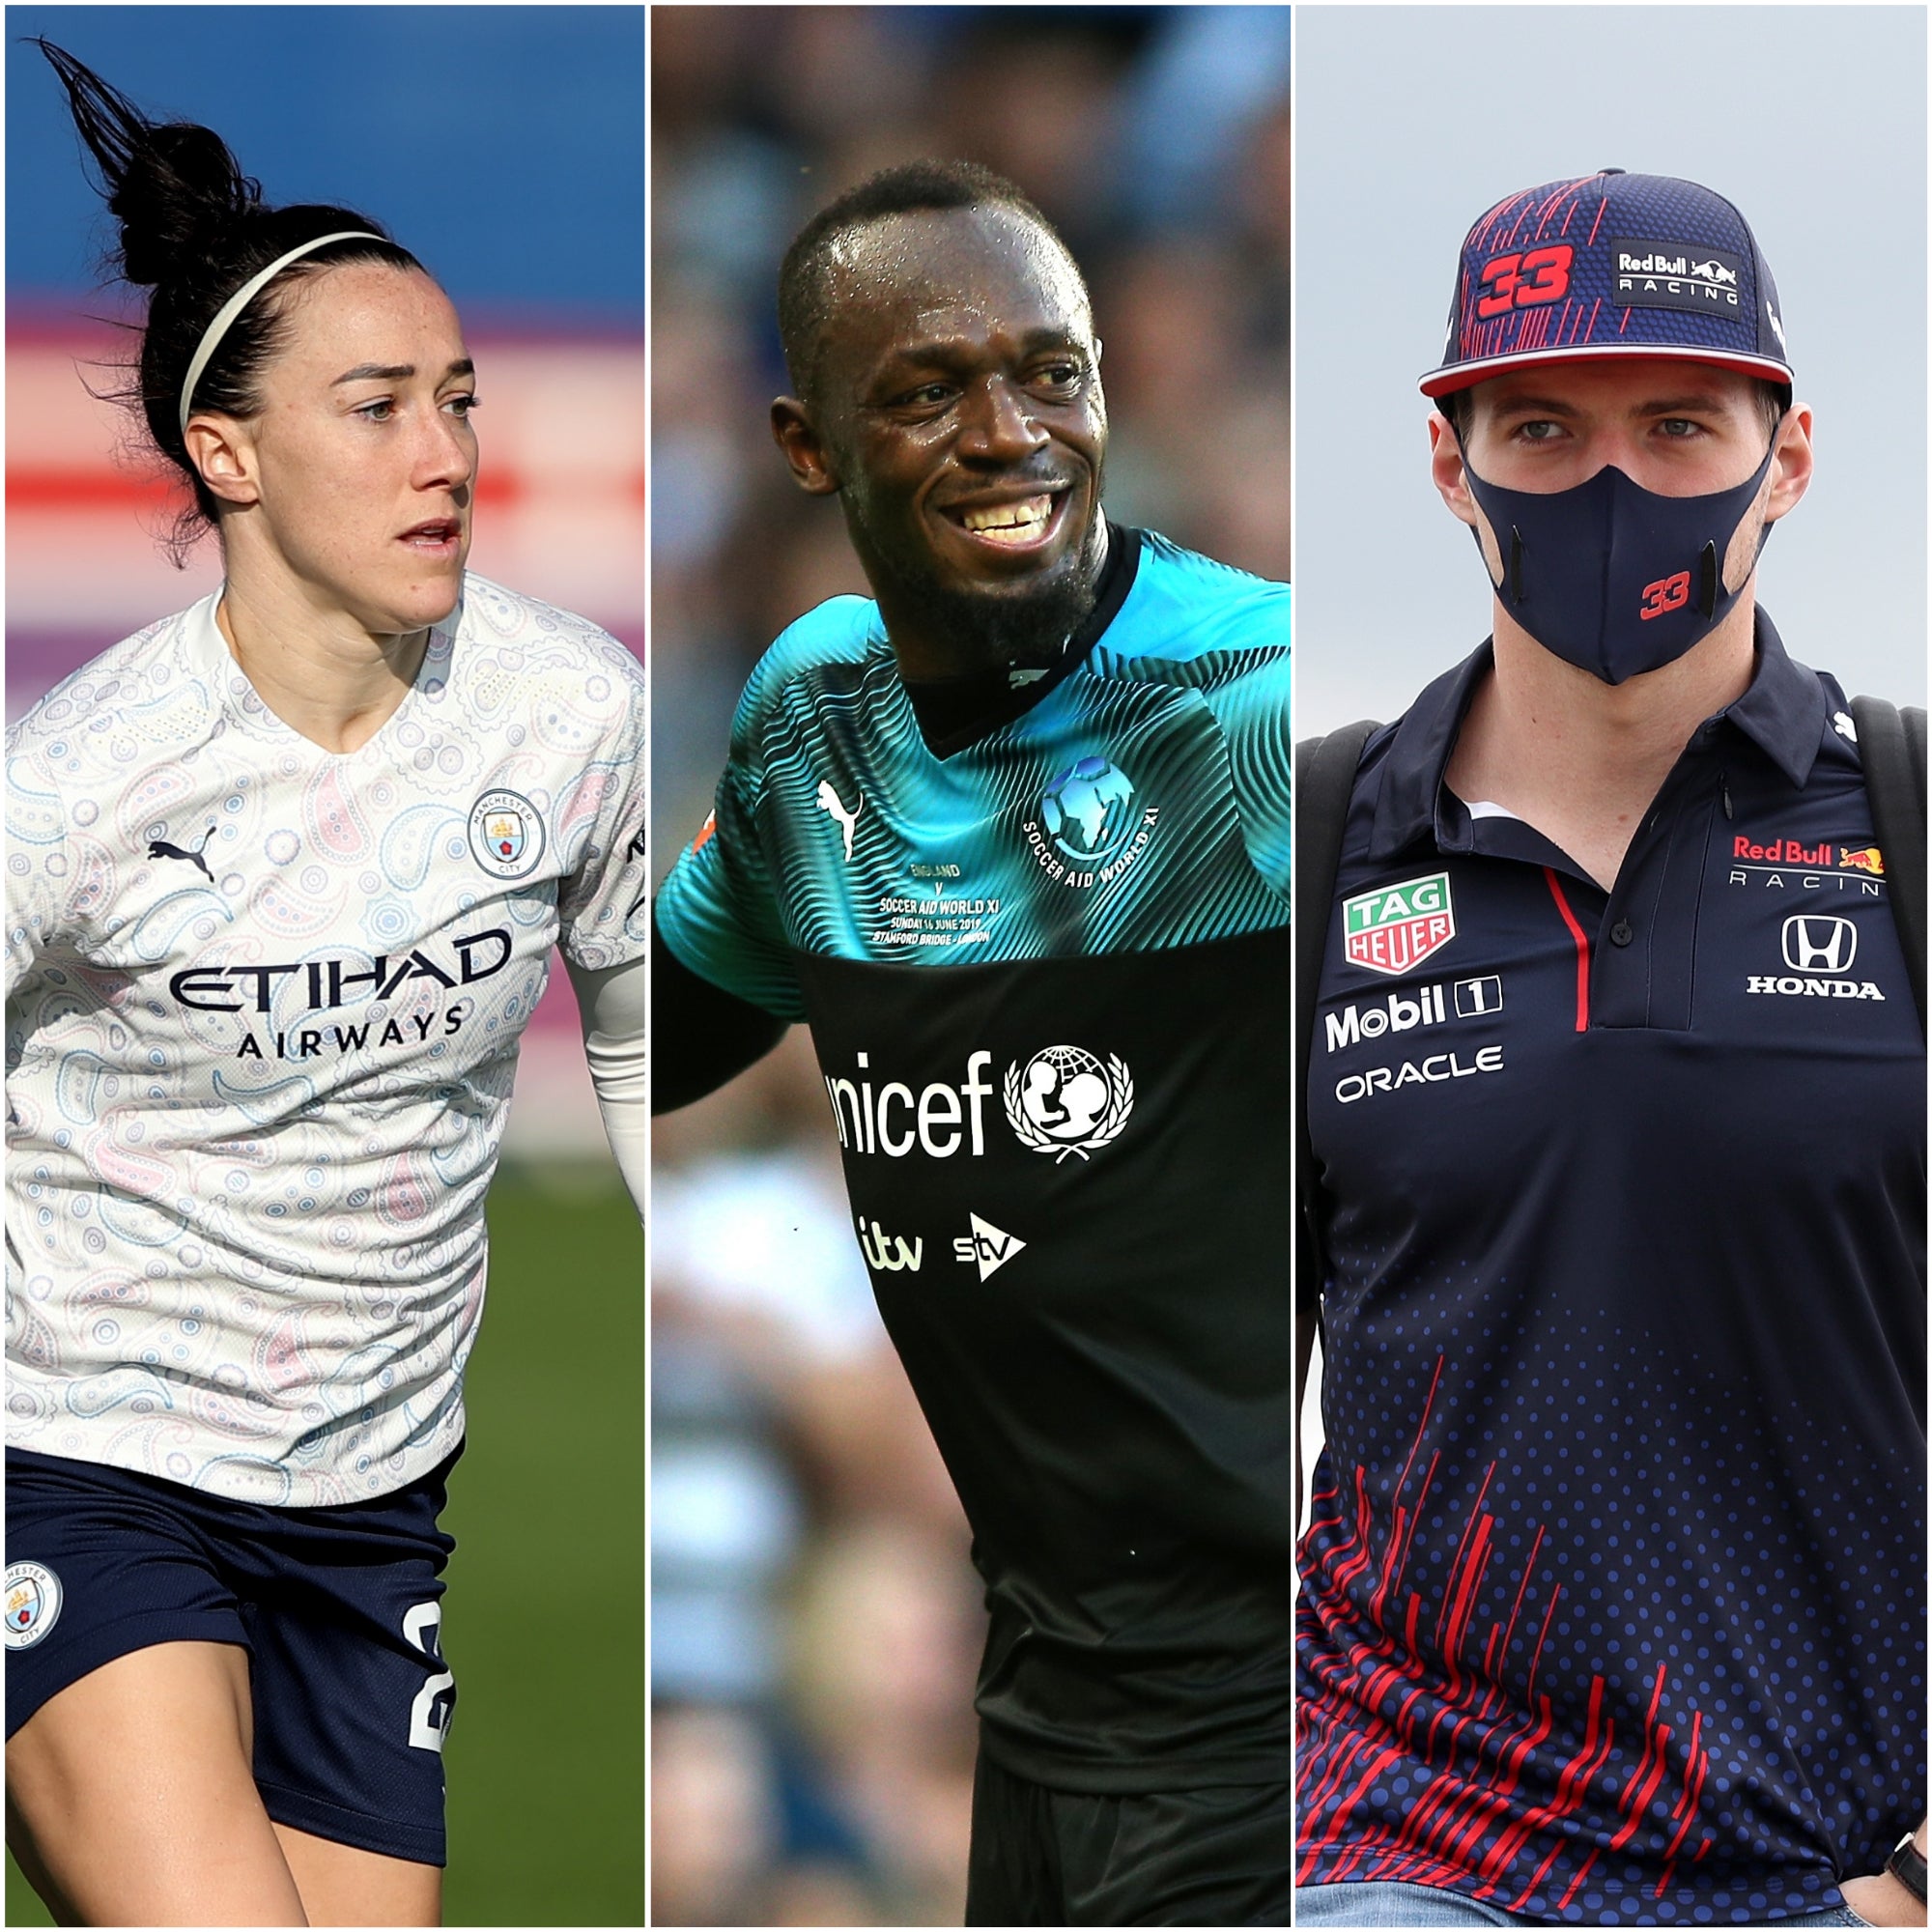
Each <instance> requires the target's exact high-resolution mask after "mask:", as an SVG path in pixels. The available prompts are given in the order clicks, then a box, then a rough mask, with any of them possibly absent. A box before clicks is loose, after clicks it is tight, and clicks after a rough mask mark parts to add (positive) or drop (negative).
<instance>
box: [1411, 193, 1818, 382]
mask: <svg viewBox="0 0 1932 1932" xmlns="http://www.w3.org/2000/svg"><path fill="white" fill-rule="evenodd" d="M1625 355H1651V356H1669V357H1672V358H1674V359H1676V360H1679V361H1690V362H1715V363H1717V364H1719V366H1720V367H1722V368H1726V369H1736V370H1738V371H1739V372H1740V373H1741V374H1743V375H1747V376H1756V377H1759V378H1761V379H1763V380H1764V381H1766V382H1771V383H1782V384H1790V382H1791V380H1792V375H1791V363H1790V360H1789V358H1788V356H1787V354H1786V351H1785V347H1784V323H1783V319H1782V318H1781V317H1780V316H1779V314H1778V312H1777V287H1776V283H1775V282H1773V280H1772V279H1771V270H1770V269H1769V268H1768V267H1767V266H1766V263H1765V259H1764V257H1763V256H1762V255H1761V254H1759V252H1758V246H1757V242H1756V241H1755V240H1754V239H1753V238H1752V236H1751V232H1750V227H1749V224H1748V223H1747V221H1746V220H1745V218H1744V216H1743V215H1742V214H1740V213H1738V211H1737V210H1736V209H1735V208H1733V207H1732V206H1731V204H1730V203H1729V202H1728V201H1726V200H1725V199H1724V197H1723V196H1722V195H1720V194H1713V193H1712V192H1711V190H1710V189H1709V188H1707V187H1699V186H1698V185H1697V184H1696V183H1695V182H1688V181H1675V180H1673V179H1672V178H1671V177H1670V176H1668V175H1629V174H1625V173H1624V171H1623V170H1622V169H1621V168H1605V169H1603V170H1602V171H1601V172H1600V173H1597V174H1593V175H1582V176H1578V177H1577V178H1576V179H1574V180H1571V181H1559V182H1547V183H1545V184H1544V185H1543V186H1541V187H1532V188H1525V189H1524V190H1523V191H1522V192H1521V193H1520V194H1513V195H1511V196H1510V197H1509V198H1508V199H1507V200H1506V201H1499V202H1497V203H1496V205H1495V206H1494V207H1493V208H1492V209H1491V210H1490V212H1489V213H1487V214H1485V215H1484V216H1483V217H1482V218H1481V219H1480V220H1479V221H1478V222H1477V223H1476V225H1475V226H1474V227H1473V228H1471V229H1470V230H1469V233H1468V235H1467V236H1466V237H1465V238H1464V240H1463V259H1462V262H1461V264H1460V265H1459V267H1458V270H1457V275H1456V294H1455V298H1454V299H1453V300H1452V301H1451V302H1450V304H1449V339H1448V341H1447V342H1446V343H1445V344H1444V345H1443V349H1442V360H1441V362H1440V363H1439V364H1438V365H1437V366H1436V367H1435V368H1434V369H1432V370H1431V371H1430V372H1429V373H1428V374H1427V375H1426V376H1424V377H1423V378H1422V379H1421V384H1420V386H1421V389H1422V393H1423V394H1424V395H1425V396H1446V395H1449V394H1451V393H1452V392H1453V391H1455V390H1457V389H1467V388H1471V387H1473V386H1474V385H1475V384H1478V383H1481V382H1486V381H1487V380H1488V379H1489V378H1490V377H1492V376H1497V375H1500V374H1502V372H1503V371H1504V370H1505V369H1524V368H1537V367H1541V366H1545V365H1548V364H1549V363H1552V362H1573V361H1575V362H1581V361H1597V360H1602V359H1605V358H1607V357H1613V356H1614V357H1621V356H1625Z"/></svg>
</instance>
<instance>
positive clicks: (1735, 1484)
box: [1295, 170, 1925, 1925]
mask: <svg viewBox="0 0 1932 1932" xmlns="http://www.w3.org/2000/svg"><path fill="white" fill-rule="evenodd" d="M1791 384H1792V368H1791V364H1790V361H1789V359H1788V355H1787V351H1786V346H1785V341H1784V330H1783V326H1782V318H1781V316H1780V313H1779V309H1778V303H1777V296H1776V289H1775V287H1774V285H1773V282H1772V279H1771V275H1770V271H1769V270H1768V269H1767V267H1766V265H1765V263H1764V260H1763V257H1762V256H1761V255H1760V254H1759V252H1758V249H1757V246H1756V243H1755V241H1754V240H1753V239H1752V236H1751V233H1750V230H1749V228H1748V227H1747V224H1746V222H1745V220H1744V218H1743V216H1742V215H1741V214H1740V213H1738V212H1737V210H1736V209H1734V208H1733V207H1732V206H1731V205H1730V203H1728V202H1727V201H1725V200H1723V199H1722V198H1720V197H1719V196H1718V195H1716V194H1714V193H1712V192H1710V191H1709V190H1707V189H1705V188H1702V187H1699V186H1697V185H1694V184H1691V183H1689V182H1683V181H1674V180H1667V179H1663V178H1660V177H1649V176H1641V175H1629V174H1624V173H1622V172H1620V171H1615V170H1612V171H1608V172H1605V173H1602V174H1597V175H1592V176H1586V177H1583V178H1580V179H1576V180H1570V181H1564V182H1557V183H1551V184H1548V185H1543V186H1540V187H1536V188H1532V189H1529V190H1527V191H1526V192H1523V193H1520V194H1516V195H1512V196H1510V197H1509V198H1508V199H1507V200H1505V201H1502V202H1500V203H1498V204H1497V205H1496V206H1495V207H1494V208H1492V209H1491V210H1490V211H1489V212H1488V213H1486V214H1485V215H1484V216H1483V217H1482V218H1481V219H1480V220H1479V221H1478V222H1477V223H1476V225H1475V227H1474V228H1472V229H1471V230H1470V232H1469V235H1468V237H1467V239H1466V241H1464V243H1463V253H1462V259H1461V264H1460V270H1459V274H1458V278H1457V284H1456V292H1455V297H1454V299H1453V302H1452V307H1451V312H1450V321H1449V335H1448V343H1447V348H1446V351H1445V354H1444V355H1443V358H1442V362H1441V364H1440V366H1439V367H1437V368H1436V369H1435V370H1434V371H1432V372H1431V373H1430V374H1429V375H1428V376H1426V377H1425V378H1424V379H1423V381H1422V384H1421V387H1422V390H1423V393H1424V394H1425V395H1427V396H1429V397H1431V398H1432V399H1433V400H1434V401H1435V403H1436V406H1437V411H1438V413H1436V414H1435V416H1434V417H1433V418H1432V419H1431V422H1430V436H1431V447H1432V458H1431V468H1432V475H1433V480H1434V481H1435V486H1436V488H1437V490H1438V491H1439V492H1440V493H1441V496H1442V498H1443V501H1444V502H1445V503H1446V504H1447V506H1448V507H1449V509H1450V511H1451V513H1452V514H1453V515H1454V516H1456V517H1457V518H1459V519H1460V520H1461V521H1462V522H1463V523H1464V524H1466V525H1467V526H1469V528H1470V530H1471V531H1472V533H1473V535H1474V538H1475V541H1476V544H1477V546H1478V548H1479V550H1480V553H1481V556H1482V560H1483V564H1484V567H1485V568H1486V570H1487V572H1488V574H1489V579H1490V582H1491V584H1492V588H1493V592H1494V610H1493V625H1494V630H1493V637H1492V639H1491V640H1489V641H1487V642H1486V643H1485V644H1484V645H1483V646H1482V648H1481V649H1480V650H1478V651H1477V652H1476V653H1475V654H1474V655H1473V656H1472V657H1470V658H1469V659H1468V660H1467V661H1466V662H1465V663H1463V665H1461V666H1460V667H1458V668H1456V669H1454V670H1452V671H1450V672H1448V673H1447V674H1446V675H1444V676H1443V677H1441V678H1439V679H1437V680H1436V681H1435V683H1434V684H1432V685H1431V686H1429V688H1428V689H1427V690H1426V691H1424V692H1423V693H1422V694H1421V696H1419V697H1418V698H1417V699H1416V701H1415V703H1414V704H1413V705H1412V706H1411V707H1410V708H1409V710H1408V712H1407V714H1406V716H1405V717H1404V718H1403V719H1401V720H1400V721H1399V722H1398V723H1397V724H1396V725H1392V726H1388V727H1385V728H1382V729H1380V730H1378V731H1377V732H1376V733H1375V734H1374V735H1372V736H1371V737H1370V738H1369V740H1368V742H1367V745H1366V747H1365V749H1364V750H1363V753H1362V755H1361V758H1360V763H1359V767H1358V769H1357V771H1356V774H1355V777H1354V781H1353V788H1352V793H1351V794H1350V800H1349V805H1348V809H1347V816H1346V823H1345V827H1344V830H1343V833H1342V838H1341V846H1340V857H1339V865H1338V871H1337V877H1336V884H1335V889H1334V893H1333V895H1332V899H1331V901H1330V903H1329V905H1328V906H1327V907H1326V908H1317V909H1316V910H1315V911H1314V912H1313V913H1312V914H1311V913H1309V912H1307V911H1305V910H1303V911H1299V912H1298V916H1299V917H1315V918H1321V917H1323V916H1324V915H1325V917H1326V919H1327V935H1326V942H1325V945H1326V950H1325V952H1324V954H1323V956H1322V963H1321V973H1320V980H1319V994H1318V999H1317V1006H1316V1013H1315V1022H1314V1032H1313V1038H1312V1041H1311V1042H1310V1044H1309V1048H1308V1061H1307V1076H1308V1077H1307V1086H1306V1099H1307V1107H1308V1117H1307V1118H1308V1129H1309V1147H1310V1149H1311V1150H1312V1161H1311V1174H1312V1178H1313V1182H1314V1186H1313V1192H1312V1195H1311V1197H1310V1199H1311V1206H1312V1213H1311V1224H1312V1229H1313V1234H1314V1237H1315V1239H1316V1241H1317V1242H1318V1243H1319V1259H1317V1261H1316V1266H1317V1268H1318V1270H1319V1279H1320V1282H1321V1340H1322V1347H1323V1361H1324V1366H1323V1379H1322V1416H1323V1424H1324V1429H1325V1434H1326V1444H1325V1447H1324V1450H1323V1453H1322V1457H1321V1462H1320V1463H1319V1465H1318V1467H1317V1469H1316V1472H1315V1477H1314V1483H1313V1502H1312V1507H1311V1511H1310V1517H1309V1526H1308V1529H1307V1532H1306V1535H1305V1536H1304V1538H1303V1540H1302V1543H1301V1546H1300V1554H1299V1567H1300V1577H1301V1597H1300V1606H1299V1633H1298V1662H1299V1675H1298V1682H1297V1702H1296V1708H1297V1762H1296V1776H1297V1782H1298V1791H1299V1811H1298V1831H1297V1848H1296V1886H1297V1892H1296V1906H1295V1918H1296V1922H1297V1923H1298V1924H1303V1925H1318V1924H1349V1925H1377V1924H1380V1925H1398V1924H1400V1925H1435V1924H1442V1925H1459V1924H1507V1923H1512V1922H1527V1923H1535V1922H1554V1921H1569V1922H1582V1923H1598V1924H1601V1923H1619V1924H1693V1923H1694V1924H1712V1923H1717V1924H1725V1923H1730V1924H1744V1923H1750V1924H1759V1923H1766V1922H1772V1921H1786V1922H1794V1923H1816V1924H1857V1923H1861V1922H1868V1923H1877V1924H1886V1925H1905V1924H1921V1925H1922V1924H1923V1923H1925V1906H1924V1875H1925V1866H1924V1863H1923V1854H1924V1850H1925V1844H1924V1835H1923V1827H1922V1825H1921V1824H1920V1817H1921V1811H1922V1806H1923V1793H1924V1779H1925V1761H1924V1741H1925V1718H1924V1700H1923V1684H1924V1657H1923V1635H1924V1615H1925V1610H1924V1598H1923V1592H1924V1579H1925V1545H1924V1526H1923V1525H1924V1467H1925V1435H1924V1421H1923V1418H1924V1396H1925V1387H1924V1380H1925V1333H1924V1290H1925V1241H1924V1157H1925V1117H1924V1105H1925V1103H1924V1094H1925V1058H1924V1045H1923V1038H1922V1033H1921V1028H1920V1024H1919V1020H1918V1013H1917V1010H1916V1009H1915V1006H1914V998H1913V992H1912V985H1911V980H1910V977H1909V974H1908V970H1907V964H1906V959H1905V955H1904V952H1903V949H1902V947H1901V942H1900V939H1899V936H1898V931H1897V927H1896V924H1895V923H1894V919H1893V914H1892V907H1891V904H1890V902H1889V895H1890V892H1891V890H1892V888H1891V886H1890V885H1889V883H1888V881H1887V879H1886V874H1885V856H1884V853H1883V850H1882V847H1881V843H1880V840H1879V839H1878V838H1877V836H1876V833H1875V829H1874V822H1873V815H1872V810H1871V806H1870V803H1869V801H1868V798H1867V796H1866V775H1865V771H1864V769H1863V768H1862V767H1861V753H1860V749H1859V745H1858V743H1857V733H1856V727H1855V726H1854V724H1853V721H1852V718H1851V716H1850V707H1849V705H1848V703H1847V700H1846V697H1845V695H1844V693H1843V691H1842V690H1841V689H1840V687H1839V686H1838V685H1837V683H1836V682H1835V681H1834V680H1833V679H1832V678H1830V677H1829V676H1825V675H1822V674H1820V673H1818V672H1814V671H1811V670H1808V669H1806V668H1804V667H1803V666H1801V665H1799V664H1798V663H1796V662H1794V661H1793V660H1792V659H1791V658H1790V657H1788V656H1787V655H1786V654H1785V650H1784V647H1783V645H1782V643H1781V642H1780V640H1779V639H1778V637H1777V634H1776V631H1775V630H1774V629H1773V627H1772V624H1771V621H1770V619H1769V618H1768V617H1767V616H1766V614H1765V613H1764V611H1762V610H1761V609H1760V608H1758V605H1757V602H1756V587H1757V579H1756V574H1755V572H1756V563H1757V557H1758V554H1759V552H1760V551H1761V549H1762V547H1763V545H1764V542H1765V539H1766V537H1767V536H1768V535H1769V533H1770V530H1771V527H1772V526H1773V525H1774V524H1776V522H1777V521H1778V520H1780V519H1781V518H1782V517H1784V516H1785V515H1786V513H1787V512H1789V511H1790V510H1791V509H1792V508H1793V507H1794V506H1795V505H1796V504H1797V503H1798V501H1799V499H1800V498H1801V497H1803V495H1804V490H1805V486H1806V484H1807V482H1808V480H1809V476H1810V471H1811V441H1810V433H1811V412H1810V411H1809V409H1808V408H1806V407H1804V405H1803V404H1799V403H1794V401H1793V398H1792V388H1791ZM1299 836H1300V833H1299V828H1298V829H1297V838H1299ZM1307 869H1308V867H1307V860H1306V857H1305V855H1303V856H1301V857H1299V858H1298V863H1297V874H1296V876H1297V879H1301V878H1303V877H1305V876H1306V873H1307ZM1307 1252H1308V1251H1307V1250H1304V1254H1306V1253H1307ZM1915 1827H1918V1832H1917V1833H1914V1828H1915ZM1908 1834H1912V1835H1911V1836H1910V1837H1908ZM1901 1840H1904V1841H1905V1842H1901ZM1894 1847H1897V1850H1896V1851H1894Z"/></svg>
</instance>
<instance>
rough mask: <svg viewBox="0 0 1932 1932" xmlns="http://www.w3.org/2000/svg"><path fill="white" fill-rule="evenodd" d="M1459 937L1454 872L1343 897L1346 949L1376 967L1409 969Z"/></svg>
mask: <svg viewBox="0 0 1932 1932" xmlns="http://www.w3.org/2000/svg"><path fill="white" fill-rule="evenodd" d="M1455 937H1456V909H1455V907H1454V906H1453V905H1452V904H1451V903H1450V899H1449V874H1448V873H1447V872H1431V873H1430V875H1429V876H1428V877H1427V878H1426V879H1405V880H1403V882H1402V883H1401V884H1400V885H1395V886H1378V887H1377V888H1376V890H1375V891H1374V892H1372V893H1357V894H1356V895H1354V897H1353V898H1350V899H1344V900H1343V901H1342V950H1343V952H1345V953H1346V954H1347V955H1348V958H1349V962H1350V965H1354V966H1366V967H1367V968H1368V969H1369V971H1370V972H1371V973H1389V974H1396V973H1406V972H1407V971H1408V970H1409V969H1410V968H1411V967H1413V966H1420V965H1421V964H1422V962H1423V961H1424V960H1425V959H1427V958H1428V957H1429V956H1430V954H1431V953H1433V952H1441V950H1442V949H1443V948H1444V947H1445V946H1447V945H1448V944H1449V942H1450V941H1451V940H1452V939H1454V938H1455Z"/></svg>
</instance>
